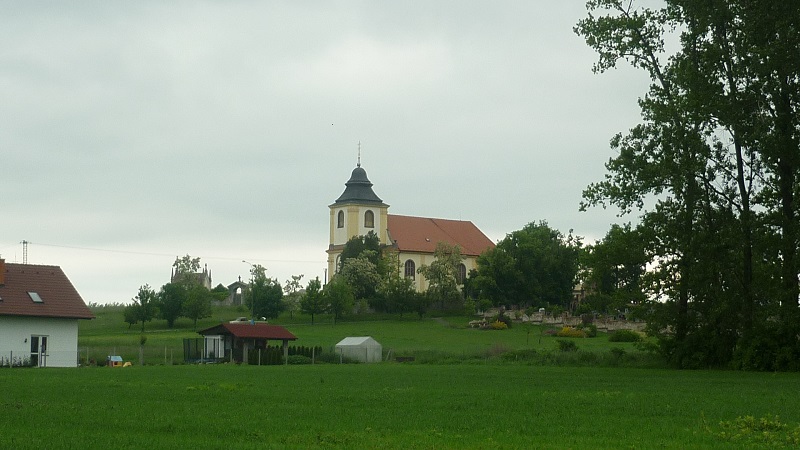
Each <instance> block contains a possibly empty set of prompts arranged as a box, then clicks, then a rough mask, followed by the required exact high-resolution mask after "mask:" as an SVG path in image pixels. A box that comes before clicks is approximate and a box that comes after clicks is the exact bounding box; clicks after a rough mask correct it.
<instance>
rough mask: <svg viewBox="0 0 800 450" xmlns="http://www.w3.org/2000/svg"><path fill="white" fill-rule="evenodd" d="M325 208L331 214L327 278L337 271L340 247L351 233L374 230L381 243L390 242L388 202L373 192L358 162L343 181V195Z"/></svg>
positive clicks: (365, 173) (356, 233)
mask: <svg viewBox="0 0 800 450" xmlns="http://www.w3.org/2000/svg"><path fill="white" fill-rule="evenodd" d="M359 160H360V158H359ZM328 208H329V209H330V215H331V220H330V242H329V245H328V251H327V253H328V277H331V276H333V274H334V273H336V270H337V268H338V266H339V256H340V255H341V253H342V249H343V248H344V245H345V244H346V243H347V241H348V240H349V239H350V238H352V237H353V236H364V235H366V234H367V233H369V232H370V231H373V232H375V234H377V235H378V239H380V242H381V244H388V243H389V236H388V232H387V229H388V211H389V205H387V204H386V203H384V202H383V200H381V199H380V197H378V196H377V195H375V192H374V191H373V190H372V183H371V182H370V181H369V178H367V171H366V170H364V169H363V168H362V167H361V162H360V161H359V163H358V164H357V165H356V168H355V169H353V173H352V174H351V175H350V179H349V180H348V181H347V183H345V189H344V192H342V195H340V196H339V198H338V199H336V201H335V202H333V204H331V205H329V206H328Z"/></svg>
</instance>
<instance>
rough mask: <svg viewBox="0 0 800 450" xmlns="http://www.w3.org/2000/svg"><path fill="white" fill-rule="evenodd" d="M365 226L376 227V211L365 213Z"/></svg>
mask: <svg viewBox="0 0 800 450" xmlns="http://www.w3.org/2000/svg"><path fill="white" fill-rule="evenodd" d="M364 228H375V213H373V212H372V211H370V210H367V212H365V213H364Z"/></svg>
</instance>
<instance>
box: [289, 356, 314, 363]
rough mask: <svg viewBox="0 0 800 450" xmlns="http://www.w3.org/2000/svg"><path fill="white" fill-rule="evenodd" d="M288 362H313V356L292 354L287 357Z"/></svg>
mask: <svg viewBox="0 0 800 450" xmlns="http://www.w3.org/2000/svg"><path fill="white" fill-rule="evenodd" d="M286 363H287V364H289V365H295V364H311V358H310V357H308V356H304V355H290V356H289V357H287V358H286Z"/></svg>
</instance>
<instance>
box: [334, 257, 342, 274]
mask: <svg viewBox="0 0 800 450" xmlns="http://www.w3.org/2000/svg"><path fill="white" fill-rule="evenodd" d="M341 265H342V255H336V265H335V266H334V267H333V273H339V266H341Z"/></svg>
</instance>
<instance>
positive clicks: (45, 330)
mask: <svg viewBox="0 0 800 450" xmlns="http://www.w3.org/2000/svg"><path fill="white" fill-rule="evenodd" d="M80 319H94V314H92V312H91V311H90V310H89V308H88V307H87V306H86V304H85V303H84V302H83V299H82V298H81V296H80V294H78V291H76V290H75V287H74V286H73V285H72V283H70V281H69V279H68V278H67V276H66V275H65V274H64V272H63V271H62V270H61V268H60V267H58V266H40V265H29V264H6V262H5V261H4V260H3V259H0V366H3V365H22V364H25V365H32V366H38V367H77V365H78V320H80Z"/></svg>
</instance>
